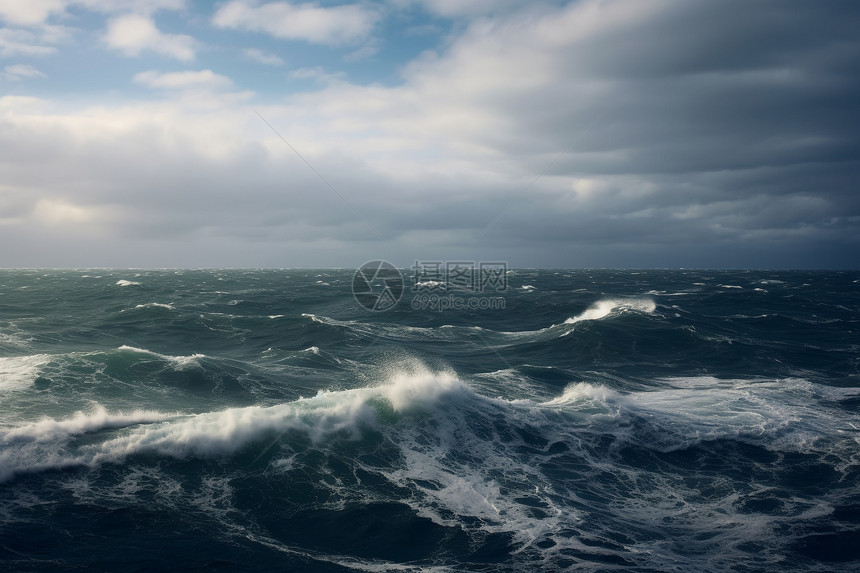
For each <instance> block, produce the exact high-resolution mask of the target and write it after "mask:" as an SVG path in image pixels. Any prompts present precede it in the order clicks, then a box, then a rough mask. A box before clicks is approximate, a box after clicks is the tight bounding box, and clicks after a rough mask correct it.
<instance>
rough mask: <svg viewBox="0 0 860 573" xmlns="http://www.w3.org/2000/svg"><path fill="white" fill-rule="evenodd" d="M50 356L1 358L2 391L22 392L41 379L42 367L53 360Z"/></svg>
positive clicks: (0, 385)
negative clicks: (37, 379)
mask: <svg viewBox="0 0 860 573" xmlns="http://www.w3.org/2000/svg"><path fill="white" fill-rule="evenodd" d="M51 358H52V357H51V355H50V354H31V355H29V356H11V357H6V358H0V391H4V390H7V391H12V390H22V389H24V388H27V387H28V386H31V385H32V384H33V382H35V381H36V378H38V377H39V373H40V371H41V368H42V366H44V365H45V364H46V363H48V362H49V361H50V360H51Z"/></svg>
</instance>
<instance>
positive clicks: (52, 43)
mask: <svg viewBox="0 0 860 573" xmlns="http://www.w3.org/2000/svg"><path fill="white" fill-rule="evenodd" d="M69 35H70V34H69V30H68V29H67V28H64V27H62V26H41V27H38V28H36V29H32V30H30V29H22V28H0V58H12V57H19V56H47V55H49V54H53V53H55V52H56V51H57V47H56V46H57V44H59V43H61V42H63V41H65V40H66V39H68V37H69Z"/></svg>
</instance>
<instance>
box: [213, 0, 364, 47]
mask: <svg viewBox="0 0 860 573" xmlns="http://www.w3.org/2000/svg"><path fill="white" fill-rule="evenodd" d="M379 18H380V13H379V11H378V10H376V9H374V8H371V7H369V6H367V5H361V4H346V5H341V6H332V7H330V8H325V7H321V6H318V5H316V4H309V3H307V4H294V3H290V2H269V3H266V4H263V5H258V3H256V2H253V1H250V0H234V1H232V2H229V3H228V4H226V5H224V6H222V7H221V8H220V9H218V11H217V12H216V13H215V15H214V16H213V17H212V23H213V24H214V25H215V26H217V27H219V28H236V29H241V30H249V31H253V32H264V33H267V34H269V35H271V36H274V37H276V38H282V39H285V40H304V41H306V42H310V43H312V44H324V45H340V44H350V43H354V42H357V41H360V40H362V39H364V38H366V37H367V36H368V35H370V33H371V31H372V30H373V26H374V25H375V24H376V22H377V21H378V20H379Z"/></svg>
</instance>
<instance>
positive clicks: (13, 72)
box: [0, 64, 48, 82]
mask: <svg viewBox="0 0 860 573" xmlns="http://www.w3.org/2000/svg"><path fill="white" fill-rule="evenodd" d="M0 76H2V78H3V79H5V80H8V81H13V82H14V81H19V80H24V79H28V78H47V77H48V76H46V75H45V74H43V73H42V72H40V71H39V70H37V69H36V68H34V67H33V66H31V65H29V64H15V65H13V66H6V67H5V68H3V73H2V74H0Z"/></svg>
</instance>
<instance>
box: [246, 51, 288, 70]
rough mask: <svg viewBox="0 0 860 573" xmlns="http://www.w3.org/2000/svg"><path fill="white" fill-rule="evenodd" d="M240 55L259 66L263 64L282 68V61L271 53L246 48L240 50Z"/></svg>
mask: <svg viewBox="0 0 860 573" xmlns="http://www.w3.org/2000/svg"><path fill="white" fill-rule="evenodd" d="M242 53H243V54H244V55H245V57H246V58H248V59H249V60H254V61H255V62H258V63H260V64H265V65H267V66H283V65H284V60H283V59H281V57H280V56H278V55H276V54H273V53H271V52H264V51H263V50H258V49H257V48H246V49H244V50H242Z"/></svg>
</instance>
